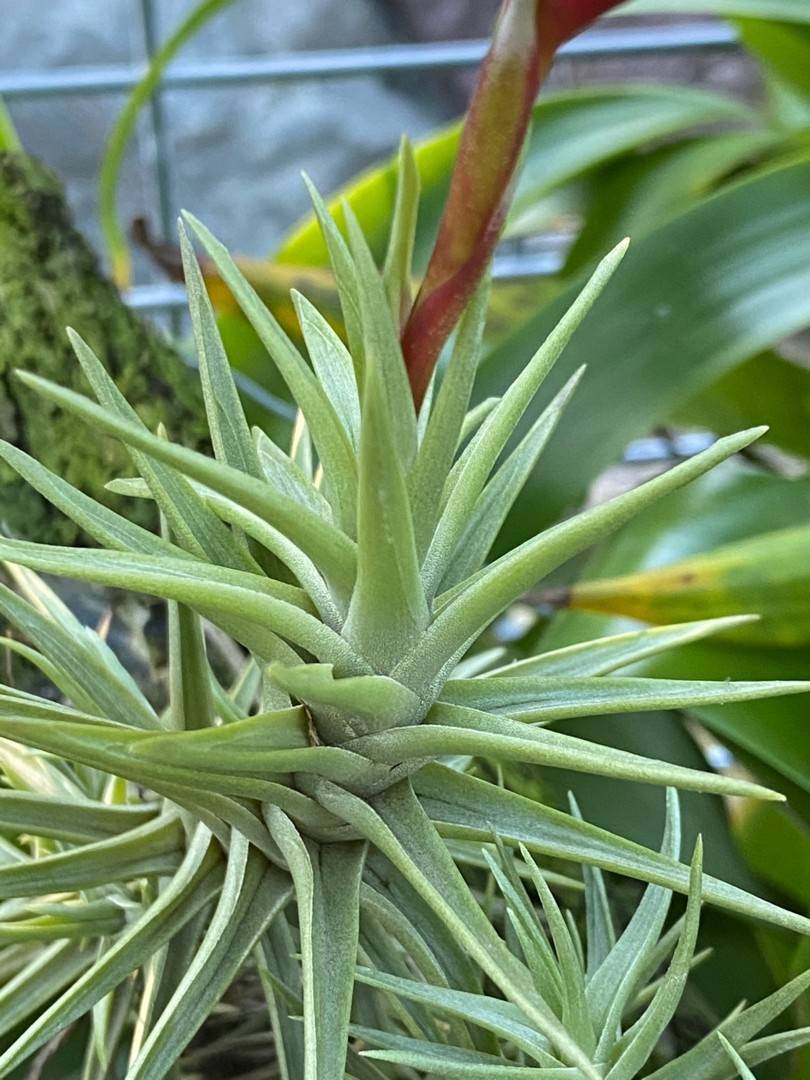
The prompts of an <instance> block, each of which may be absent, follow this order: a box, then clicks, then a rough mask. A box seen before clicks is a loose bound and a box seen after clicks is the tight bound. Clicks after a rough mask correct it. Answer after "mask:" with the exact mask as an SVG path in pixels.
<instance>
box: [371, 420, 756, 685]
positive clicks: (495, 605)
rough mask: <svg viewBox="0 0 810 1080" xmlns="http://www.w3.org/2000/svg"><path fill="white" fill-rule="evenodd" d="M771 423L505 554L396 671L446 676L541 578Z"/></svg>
mask: <svg viewBox="0 0 810 1080" xmlns="http://www.w3.org/2000/svg"><path fill="white" fill-rule="evenodd" d="M763 431H764V429H763V428H753V429H752V430H750V431H744V432H741V433H740V434H738V435H730V436H728V437H727V438H725V439H719V440H718V441H717V442H716V443H715V444H714V446H712V447H710V448H709V449H708V450H704V451H703V452H702V453H700V454H696V455H695V457H693V458H690V460H689V461H685V462H683V463H681V464H680V465H676V466H675V468H673V469H670V470H669V472H666V473H664V474H663V475H661V476H657V477H655V478H654V479H653V480H648V481H647V483H645V484H642V485H641V486H640V487H637V488H634V489H633V490H632V491H629V492H626V493H624V494H622V495H617V496H616V497H615V498H613V499H611V500H610V501H609V502H605V503H601V504H599V505H598V506H594V507H591V508H590V509H589V510H585V511H583V512H582V513H581V514H578V515H577V516H576V517H573V518H570V519H569V520H567V521H564V522H562V523H561V524H559V525H555V526H554V527H552V528H551V529H548V530H546V531H545V532H543V533H540V535H539V536H536V537H535V538H534V539H532V540H527V541H526V542H525V543H524V544H521V545H520V547H518V548H515V549H514V550H513V551H511V552H509V553H508V554H506V555H503V556H501V558H500V559H497V560H496V561H495V562H494V563H491V564H490V565H489V566H488V567H486V568H485V569H484V570H483V571H481V572H480V573H479V574H478V575H475V576H474V577H473V578H472V579H471V580H468V582H466V583H462V584H461V585H460V586H459V587H458V592H457V593H456V595H455V596H454V598H453V599H452V600H451V601H449V602H448V603H446V604H445V605H444V606H443V607H442V608H441V610H440V611H439V613H438V615H437V616H436V618H435V619H434V621H433V623H432V624H431V626H430V627H429V628H428V630H427V631H426V633H425V634H424V636H423V637H422V639H421V640H420V642H419V643H418V644H417V645H416V646H415V647H414V648H413V649H412V650H411V652H410V653H409V655H408V656H407V657H405V659H404V660H403V661H402V662H401V663H400V664H399V665H398V668H397V669H396V670H395V671H394V672H392V674H394V675H395V676H396V677H398V678H400V679H401V680H402V681H403V682H404V683H406V685H411V683H412V681H415V682H417V683H419V684H421V685H424V684H425V683H426V682H427V683H428V684H429V685H438V684H440V682H441V678H442V674H443V673H445V672H446V671H448V670H449V669H451V668H452V666H453V665H454V664H455V663H456V662H457V660H458V659H459V658H460V656H461V655H463V653H464V651H465V650H466V649H467V648H468V647H469V645H470V644H471V643H472V642H473V641H474V640H475V638H476V637H477V636H478V635H479V634H480V633H481V631H482V630H484V629H485V628H486V627H487V626H488V625H489V624H490V622H492V620H493V619H494V618H495V617H496V616H497V615H499V614H500V613H501V612H502V611H503V610H504V609H505V608H507V607H508V606H509V604H511V603H513V602H514V601H515V600H516V599H517V598H518V597H520V596H522V594H523V593H525V592H527V591H528V590H529V589H530V588H532V587H533V586H534V585H535V584H536V583H537V582H538V581H539V580H540V579H541V578H543V577H545V576H546V575H547V574H549V573H550V572H551V571H552V570H554V569H556V568H557V567H558V566H560V565H562V564H563V563H565V562H567V561H568V560H569V559H571V558H573V557H574V556H575V555H577V554H578V553H579V552H581V551H584V550H585V549H586V548H588V547H591V546H592V545H593V544H595V543H596V542H597V541H598V540H601V539H603V538H604V537H606V536H609V535H610V534H611V533H612V532H615V531H616V529H618V528H619V527H620V526H621V525H624V524H625V523H626V522H627V521H629V520H630V519H631V518H633V517H635V516H636V514H638V513H640V511H641V510H643V509H645V508H646V507H648V506H650V505H652V504H653V503H654V502H655V501H657V500H658V499H659V498H662V497H663V496H664V495H667V494H669V493H670V492H671V491H675V490H677V489H678V488H679V487H682V486H683V485H684V484H686V483H688V482H689V481H690V480H694V479H696V478H697V477H698V476H700V475H702V474H703V473H705V472H707V471H708V470H709V469H711V468H713V467H714V466H715V465H717V464H719V463H720V462H721V461H723V460H725V459H726V458H728V457H730V456H731V455H732V454H736V453H738V452H739V451H740V450H742V449H744V448H745V447H746V446H748V445H749V444H750V443H752V442H754V440H755V439H757V438H759V436H760V435H761V434H762V433H763ZM440 601H441V598H439V602H440Z"/></svg>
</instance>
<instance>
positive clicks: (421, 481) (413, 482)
mask: <svg viewBox="0 0 810 1080" xmlns="http://www.w3.org/2000/svg"><path fill="white" fill-rule="evenodd" d="M489 286H490V282H489V280H488V279H487V280H485V281H484V282H483V284H481V285H480V286H479V287H478V290H477V292H476V293H475V294H474V295H473V297H472V299H471V300H470V303H469V304H468V305H467V310H466V311H465V312H464V314H463V315H462V317H461V321H460V323H459V327H458V332H457V334H456V340H455V343H454V345H453V350H452V353H451V355H450V361H449V363H448V365H447V371H446V372H445V373H444V377H443V378H442V380H441V385H440V386H439V390H438V393H437V394H436V401H435V404H434V405H433V407H432V409H431V410H430V415H429V417H428V421H427V428H426V429H425V434H424V437H423V438H422V442H421V444H420V446H419V451H418V453H417V455H416V460H415V461H414V463H413V466H412V468H411V472H410V476H409V478H408V490H409V493H410V496H411V504H412V506H413V519H414V531H415V534H416V540H417V545H418V550H419V557H420V559H421V558H424V555H425V552H426V550H427V546H428V543H429V541H430V538H431V536H432V535H433V530H434V528H435V525H436V520H437V518H438V516H439V512H440V510H441V502H442V492H443V491H444V486H445V483H446V481H447V477H448V476H449V474H450V469H451V468H452V465H453V459H454V458H455V455H456V451H457V449H458V447H459V444H460V443H461V442H463V440H464V439H465V438H466V437H467V436H469V435H470V434H472V430H471V429H472V427H473V425H474V424H476V423H478V422H479V418H480V422H483V420H484V419H485V417H486V415H488V414H487V413H485V412H484V410H483V409H481V408H480V407H479V408H478V409H477V410H473V412H474V413H475V417H474V419H472V420H471V419H470V417H471V414H470V413H468V412H467V408H468V406H469V402H470V394H471V393H472V387H473V383H474V381H475V374H476V371H477V369H478V362H479V360H480V358H481V343H482V340H483V336H484V324H485V322H486V314H487V305H488V302H489ZM434 382H435V379H434ZM434 382H432V383H431V386H433V385H434ZM497 400H498V399H494V398H493V399H492V404H491V405H490V406H489V410H488V411H489V412H491V411H492V408H493V407H494V405H495V404H497ZM423 411H424V406H423ZM421 415H422V414H421V413H420V416H421Z"/></svg>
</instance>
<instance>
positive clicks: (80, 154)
mask: <svg viewBox="0 0 810 1080" xmlns="http://www.w3.org/2000/svg"><path fill="white" fill-rule="evenodd" d="M142 2H143V0H0V25H2V27H3V33H2V34H1V35H0V69H3V70H14V69H20V68H25V69H32V68H39V69H43V68H45V69H53V68H57V67H61V66H70V65H94V64H101V65H104V64H113V63H121V62H127V61H129V60H136V61H137V60H141V59H142V58H143V55H144V41H143V26H142V20H141V6H142ZM196 2H197V0H153V3H154V9H155V13H156V15H157V23H158V25H157V36H158V38H159V39H160V40H163V39H164V38H165V37H166V35H167V34H168V33H170V32H171V30H172V29H173V28H174V27H175V26H176V25H177V23H178V22H179V20H180V19H181V18H182V17H183V16H184V15H185V14H186V13H187V12H188V11H189V10H190V9H191V8H192V6H193V3H196ZM496 7H497V0H431V2H430V3H426V2H425V0H235V2H234V3H233V4H231V5H230V6H229V7H227V8H226V9H225V11H224V12H222V13H220V14H219V15H218V16H217V17H216V18H215V19H214V20H212V21H211V23H209V25H208V26H207V27H205V29H204V30H203V31H202V32H201V33H200V34H199V35H198V36H197V37H196V38H195V39H194V40H193V41H192V42H190V43H189V44H188V45H187V46H186V48H185V50H184V52H183V54H182V56H181V61H182V60H187V61H205V60H206V59H207V58H217V59H219V58H224V57H228V56H237V57H238V56H249V55H267V54H270V53H274V52H276V53H277V52H291V51H295V50H310V49H321V48H340V47H351V46H360V45H377V44H380V43H383V42H390V41H397V40H400V41H401V40H407V39H411V40H437V39H443V38H445V39H446V38H456V37H466V36H471V35H480V34H483V33H486V32H487V28H488V26H489V24H490V23H491V19H492V14H493V12H494V11H495V9H496ZM45 10H47V17H46V18H42V17H40V16H41V13H42V12H43V11H45ZM471 78H472V73H471V72H468V71H461V70H455V71H453V72H450V73H445V74H427V73H410V74H399V75H397V76H395V77H394V76H387V77H385V76H363V77H359V78H346V77H343V78H338V79H321V80H302V81H285V82H277V83H268V84H263V85H245V86H236V85H231V86H227V87H213V88H208V87H206V88H195V89H183V90H179V89H178V90H173V91H170V92H166V93H165V94H164V98H163V100H164V111H165V115H166V121H167V123H166V129H167V142H168V146H169V151H170V152H169V159H170V161H171V164H172V167H171V177H170V178H171V184H170V189H171V203H172V210H173V211H176V210H177V209H179V208H180V207H181V206H184V207H188V208H189V209H191V210H193V211H194V212H195V213H197V214H198V215H199V216H200V217H202V218H203V219H204V220H205V221H206V222H207V223H208V224H209V225H210V226H211V227H212V228H213V229H214V230H215V231H216V232H217V233H218V234H220V235H221V236H222V238H223V239H224V240H225V241H226V242H227V243H228V244H229V246H231V247H232V248H234V249H235V250H239V251H242V252H244V253H246V254H252V255H261V254H264V253H265V252H268V251H270V250H272V248H273V245H274V243H275V242H276V241H277V240H278V239H279V237H280V236H282V235H283V233H284V231H285V230H286V229H287V228H288V227H289V226H290V225H291V224H292V223H293V222H294V221H295V220H296V219H297V218H298V217H299V216H300V215H301V214H302V213H304V212H305V210H306V208H307V200H306V197H305V194H304V190H303V185H302V183H301V180H300V175H299V174H300V171H301V170H302V169H305V170H306V171H308V172H309V173H310V174H311V175H312V176H313V178H314V179H315V181H316V183H317V184H318V186H319V187H320V188H321V189H322V190H325V191H329V190H332V189H334V188H335V187H336V186H338V185H339V184H341V183H342V182H343V181H345V180H346V179H348V178H349V177H351V176H352V175H354V174H355V173H356V172H357V171H358V170H360V169H362V168H363V167H365V166H366V165H368V164H370V163H371V162H373V161H375V160H377V159H379V158H380V157H382V156H384V155H386V154H387V153H389V152H390V151H392V150H393V148H394V147H395V145H396V142H397V139H398V136H399V134H400V132H402V131H407V132H409V133H410V134H411V135H413V136H419V135H420V134H422V133H424V132H426V131H428V130H430V129H431V128H432V127H434V126H436V125H437V124H439V123H441V122H442V121H444V120H446V119H448V118H449V117H451V116H453V115H456V114H457V113H459V112H460V111H461V110H462V109H463V107H464V104H465V101H466V97H467V94H468V92H469V88H470V83H471ZM627 79H635V80H639V79H641V80H656V81H661V80H664V81H676V82H688V83H691V84H692V85H705V86H711V87H713V88H716V89H720V90H723V91H725V92H729V93H732V94H746V95H747V94H749V93H750V92H751V90H752V87H753V85H754V83H753V82H752V78H751V69H750V66H748V65H746V63H745V61H743V60H741V59H740V58H739V56H735V55H733V54H728V53H703V54H695V55H692V56H689V55H683V54H681V55H678V56H671V57H665V58H662V57H639V58H635V59H632V60H629V59H627V58H616V59H614V60H601V61H592V60H578V61H571V60H566V61H562V62H561V63H560V64H558V65H557V66H556V67H555V71H554V72H553V74H552V77H551V80H550V86H551V87H554V88H560V87H568V86H575V85H580V84H583V83H590V82H594V81H603V82H618V81H624V80H627ZM122 100H123V98H122V97H121V95H117V94H116V95H112V96H74V97H62V98H40V99H37V100H30V101H22V100H14V101H13V102H11V103H10V108H11V112H12V115H13V117H14V119H15V121H16V122H17V124H18V127H19V130H20V132H21V135H22V138H23V141H24V142H25V144H26V146H27V147H28V148H29V149H30V150H31V151H32V152H33V153H34V154H36V155H38V156H39V157H41V158H42V159H43V160H44V161H45V162H46V163H47V164H48V165H50V166H52V167H53V168H54V169H56V171H57V172H58V173H59V174H60V175H61V176H62V177H63V178H64V180H65V181H66V183H67V189H68V195H69V198H70V201H71V203H72V205H73V207H74V209H75V211H76V215H77V219H78V222H79V224H80V225H81V227H82V228H83V229H84V230H85V231H86V232H87V233H88V234H89V235H90V237H91V239H93V240H94V241H96V242H97V241H98V228H97V197H96V184H97V176H98V167H99V162H100V160H101V155H102V152H103V147H104V142H105V139H106V136H107V134H108V132H109V130H110V128H111V126H112V124H113V122H114V120H115V117H116V115H117V113H118V111H119V109H120V107H121V104H122ZM157 207H158V198H157V190H156V184H155V141H154V137H153V131H152V127H151V123H150V119H149V116H148V115H145V116H144V118H143V119H142V122H141V124H140V127H139V133H138V139H137V142H136V145H135V146H134V147H133V150H132V152H131V153H130V154H129V156H128V159H127V163H126V169H125V182H124V185H123V188H122V193H121V212H122V217H123V219H124V220H125V221H127V222H128V221H131V220H132V219H133V218H134V217H136V216H141V215H143V216H146V217H147V218H148V219H149V220H150V221H151V223H152V224H153V225H157V224H158V218H159V215H158V209H157ZM138 275H139V277H140V279H141V280H143V279H146V278H149V277H150V276H152V270H151V267H149V266H147V265H146V261H145V260H144V259H141V260H139V262H138Z"/></svg>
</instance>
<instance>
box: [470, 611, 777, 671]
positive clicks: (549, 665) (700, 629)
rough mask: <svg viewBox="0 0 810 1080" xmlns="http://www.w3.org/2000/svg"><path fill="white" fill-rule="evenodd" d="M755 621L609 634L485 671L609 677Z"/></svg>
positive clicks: (713, 621) (724, 621)
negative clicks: (670, 650) (634, 665)
mask: <svg viewBox="0 0 810 1080" xmlns="http://www.w3.org/2000/svg"><path fill="white" fill-rule="evenodd" d="M754 619H756V615H732V616H729V617H728V618H720V619H698V620H696V621H695V622H685V623H676V624H675V625H673V626H660V627H655V628H654V629H652V630H630V631H628V632H627V633H624V634H610V635H608V636H607V637H602V638H597V639H596V640H594V641H582V642H578V643H577V644H576V645H566V646H565V647H564V648H561V649H554V650H552V651H550V652H545V653H540V654H539V655H538V656H530V657H529V658H528V659H526V660H517V661H515V662H514V663H512V664H505V665H504V666H503V667H500V668H496V669H495V670H494V671H487V672H486V673H485V674H486V676H487V677H488V678H490V677H492V678H495V677H500V676H502V675H508V676H509V677H512V678H514V677H516V676H522V675H546V676H558V677H559V676H574V675H576V676H580V677H585V676H595V675H609V674H610V673H611V672H613V671H616V670H617V669H618V668H623V667H627V666H629V665H630V664H635V663H638V662H639V661H640V660H645V659H647V657H650V656H656V655H657V654H658V653H659V652H666V651H667V650H668V649H673V648H676V647H677V646H678V645H687V644H689V642H692V641H701V640H702V639H703V638H705V637H710V636H711V635H713V634H716V633H722V632H723V631H724V630H732V629H734V628H735V627H737V626H741V625H743V624H744V623H747V622H750V621H752V620H754Z"/></svg>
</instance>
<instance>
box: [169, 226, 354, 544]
mask: <svg viewBox="0 0 810 1080" xmlns="http://www.w3.org/2000/svg"><path fill="white" fill-rule="evenodd" d="M183 216H184V218H185V220H186V222H187V223H188V225H189V226H190V227H191V229H192V230H193V232H194V233H195V235H196V236H197V239H198V240H199V241H200V243H201V244H202V245H203V247H204V248H205V250H206V252H207V253H208V255H209V256H210V257H211V259H212V260H213V262H214V264H215V266H216V267H217V270H218V271H219V273H220V274H221V275H222V278H223V280H224V281H225V283H226V284H227V286H228V288H229V289H230V290H231V292H232V293H233V295H234V297H235V298H236V300H237V303H238V304H239V306H240V307H241V308H242V311H243V312H244V314H245V316H246V318H247V319H248V321H249V322H250V324H251V325H252V326H253V329H254V330H255V331H256V333H257V334H258V335H259V338H260V339H261V341H262V344H263V345H264V346H265V348H266V349H267V350H268V352H269V353H270V355H271V356H272V357H273V361H274V363H275V365H276V367H277V368H278V370H279V372H280V374H281V377H282V378H283V379H284V381H285V382H286V384H287V386H288V388H289V390H290V393H291V394H292V395H293V397H294V398H295V400H296V403H297V404H298V407H299V409H300V410H301V412H302V413H303V415H304V418H305V419H306V422H307V428H308V429H309V433H310V435H311V437H312V441H313V442H314V444H315V447H316V449H317V451H318V457H319V458H320V460H321V464H322V465H323V467H324V470H325V472H326V473H327V474H328V476H329V477H330V480H329V483H330V485H331V486H332V488H333V492H332V494H333V496H334V497H333V498H331V499H330V502H331V503H332V508H333V510H334V511H335V513H336V516H337V517H338V518H339V520H340V521H341V522H342V523H343V525H344V527H345V528H346V529H347V531H351V530H352V528H353V525H354V521H353V516H354V506H355V498H356V493H357V473H356V469H355V459H354V451H353V450H352V446H351V442H350V441H349V437H348V435H347V434H346V431H345V430H344V428H343V425H342V424H341V422H340V419H339V417H338V415H337V413H336V412H335V409H334V406H333V405H332V402H331V401H330V400H329V396H328V395H327V393H326V391H325V390H324V388H323V386H322V385H321V383H320V382H319V381H318V379H317V378H316V377H315V375H314V374H313V372H312V370H311V369H310V368H309V367H308V365H307V363H306V361H305V360H304V358H303V357H302V356H301V354H300V353H299V351H298V350H297V349H296V347H295V346H294V345H293V343H292V342H291V341H290V339H289V338H288V337H287V335H286V334H285V333H284V331H283V330H282V329H281V327H280V326H279V324H278V323H277V322H276V320H275V318H274V317H273V315H271V313H270V312H269V310H268V309H267V308H266V307H265V305H264V303H263V302H262V300H261V298H260V297H259V295H258V294H257V293H256V291H255V289H254V288H253V287H252V285H250V283H249V282H248V281H247V280H246V278H245V277H244V275H243V274H242V272H241V271H240V270H239V268H238V267H237V265H236V263H235V262H234V261H233V259H232V258H231V256H230V255H229V254H228V252H227V251H226V249H225V248H224V247H223V246H222V244H221V243H220V242H219V241H218V240H217V239H216V238H215V237H214V236H213V235H212V234H211V233H210V232H209V231H208V229H206V227H205V226H204V225H203V224H202V222H200V221H198V220H197V219H196V218H195V217H194V216H193V215H192V214H189V213H185V214H184V215H183Z"/></svg>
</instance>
